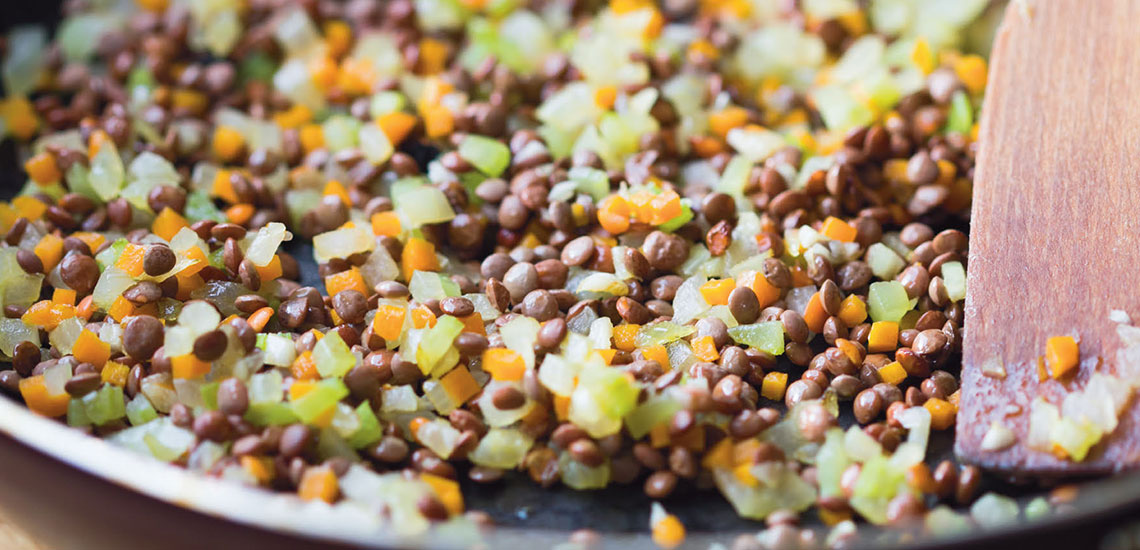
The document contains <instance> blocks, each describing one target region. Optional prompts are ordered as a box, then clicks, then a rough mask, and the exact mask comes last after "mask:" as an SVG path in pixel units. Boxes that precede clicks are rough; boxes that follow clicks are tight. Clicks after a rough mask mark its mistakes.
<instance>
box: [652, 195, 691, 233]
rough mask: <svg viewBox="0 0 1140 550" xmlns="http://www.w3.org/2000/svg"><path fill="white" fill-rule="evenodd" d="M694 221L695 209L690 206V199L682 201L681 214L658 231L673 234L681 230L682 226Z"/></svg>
mask: <svg viewBox="0 0 1140 550" xmlns="http://www.w3.org/2000/svg"><path fill="white" fill-rule="evenodd" d="M692 219H693V209H692V207H690V206H689V199H681V213H680V214H677V215H676V216H674V217H673V219H671V220H669V221H667V222H665V223H663V224H661V225H659V226H657V229H660V230H662V231H664V232H666V233H672V232H674V231H676V230H677V229H680V227H681V226H682V225H685V224H687V223H689V222H690V221H692Z"/></svg>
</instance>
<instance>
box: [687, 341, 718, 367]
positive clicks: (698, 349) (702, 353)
mask: <svg viewBox="0 0 1140 550" xmlns="http://www.w3.org/2000/svg"><path fill="white" fill-rule="evenodd" d="M691 344H692V346H693V355H695V356H696V357H697V359H700V360H701V361H708V362H710V363H712V362H714V361H716V360H717V359H720V352H718V351H717V350H716V342H714V341H713V337H712V336H701V337H698V338H693V341H692V342H691Z"/></svg>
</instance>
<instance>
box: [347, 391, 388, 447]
mask: <svg viewBox="0 0 1140 550" xmlns="http://www.w3.org/2000/svg"><path fill="white" fill-rule="evenodd" d="M356 418H357V419H358V420H359V423H360V427H359V428H357V429H356V431H355V432H353V434H352V435H351V436H349V438H348V444H349V445H352V447H353V448H354V449H360V448H362V447H366V446H368V445H369V444H371V443H374V442H376V441H378V440H379V439H380V438H381V437H383V435H384V430H383V428H382V427H381V426H380V421H379V420H377V419H376V413H374V412H372V405H371V404H369V402H368V401H367V400H365V401H364V402H362V403H360V405H359V406H358V407H356Z"/></svg>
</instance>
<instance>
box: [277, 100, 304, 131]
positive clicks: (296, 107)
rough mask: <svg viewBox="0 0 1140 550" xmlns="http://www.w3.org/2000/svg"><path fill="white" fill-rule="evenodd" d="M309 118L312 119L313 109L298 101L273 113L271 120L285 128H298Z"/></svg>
mask: <svg viewBox="0 0 1140 550" xmlns="http://www.w3.org/2000/svg"><path fill="white" fill-rule="evenodd" d="M310 120H313V111H312V110H311V109H309V108H308V107H306V106H304V105H302V104H300V103H294V104H293V106H292V107H290V108H289V109H287V110H285V111H281V112H279V113H277V114H275V115H273V122H276V123H277V125H278V126H280V127H282V128H285V129H293V128H300V127H301V126H302V125H304V124H305V123H307V122H309V121H310Z"/></svg>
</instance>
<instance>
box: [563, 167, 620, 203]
mask: <svg viewBox="0 0 1140 550" xmlns="http://www.w3.org/2000/svg"><path fill="white" fill-rule="evenodd" d="M566 177H568V178H570V181H573V182H575V183H576V184H577V188H578V191H579V192H582V193H586V194H588V195H590V196H591V197H593V198H594V201H595V202H601V200H602V199H604V198H606V196H607V195H609V194H610V178H609V177H608V176H607V175H606V173H605V172H604V171H602V170H598V169H597V168H590V167H588V166H575V167H574V168H571V169H570V171H569V172H568V173H567V174H566Z"/></svg>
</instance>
